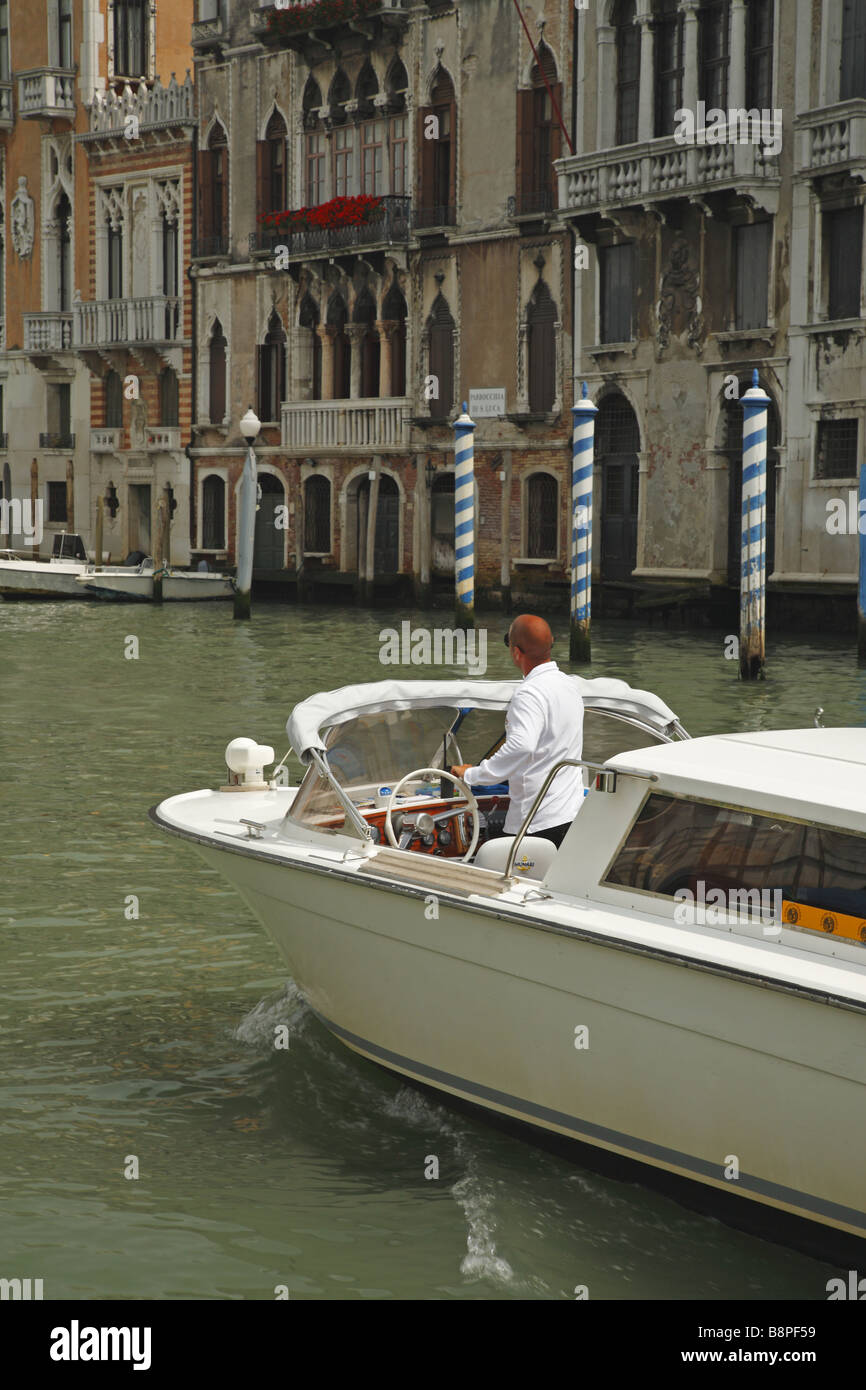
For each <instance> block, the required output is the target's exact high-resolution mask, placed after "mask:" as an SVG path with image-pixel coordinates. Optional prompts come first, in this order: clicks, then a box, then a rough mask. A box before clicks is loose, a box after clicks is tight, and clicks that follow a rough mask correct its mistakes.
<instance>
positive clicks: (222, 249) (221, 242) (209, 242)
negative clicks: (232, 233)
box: [192, 232, 229, 261]
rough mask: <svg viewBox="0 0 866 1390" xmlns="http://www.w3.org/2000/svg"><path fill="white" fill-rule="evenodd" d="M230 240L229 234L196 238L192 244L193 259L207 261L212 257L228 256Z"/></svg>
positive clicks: (221, 233) (220, 233)
mask: <svg viewBox="0 0 866 1390" xmlns="http://www.w3.org/2000/svg"><path fill="white" fill-rule="evenodd" d="M228 253H229V238H228V233H227V232H217V233H214V234H211V235H209V236H200V237H196V238H195V239H194V241H193V243H192V259H193V260H194V261H198V260H207V259H208V257H210V256H227V255H228Z"/></svg>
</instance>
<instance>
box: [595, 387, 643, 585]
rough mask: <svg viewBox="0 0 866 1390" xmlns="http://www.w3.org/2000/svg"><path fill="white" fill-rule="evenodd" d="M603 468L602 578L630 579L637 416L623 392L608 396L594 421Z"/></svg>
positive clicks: (633, 546) (634, 554) (633, 554)
mask: <svg viewBox="0 0 866 1390" xmlns="http://www.w3.org/2000/svg"><path fill="white" fill-rule="evenodd" d="M595 441H596V447H595V456H596V458H597V459H598V461H599V463H600V465H601V577H602V579H610V580H623V579H629V578H630V577H631V573H632V571H633V569H634V567H635V565H636V564H637V504H638V457H637V456H638V450H639V449H640V430H639V429H638V423H637V417H636V415H635V413H634V411H633V410H632V408H631V406H630V405H629V403H628V401H627V400H626V398H625V396H623V395H621V394H620V392H618V391H616V392H612V393H611V394H610V395H608V396H605V397H604V399H603V400H602V401H601V403H600V405H599V408H598V416H597V418H596V422H595Z"/></svg>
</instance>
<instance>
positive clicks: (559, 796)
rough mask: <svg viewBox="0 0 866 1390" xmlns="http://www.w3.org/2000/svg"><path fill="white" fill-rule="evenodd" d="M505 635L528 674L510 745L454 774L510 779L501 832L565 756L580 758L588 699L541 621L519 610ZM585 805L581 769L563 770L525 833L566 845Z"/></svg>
mask: <svg viewBox="0 0 866 1390" xmlns="http://www.w3.org/2000/svg"><path fill="white" fill-rule="evenodd" d="M505 640H506V642H507V643H508V646H509V648H510V650H511V659H512V661H513V662H514V664H515V666H517V667H518V668H519V669H520V671H521V672H522V674H523V680H522V682H521V684H520V685H519V686H518V688H517V690H516V691H515V692H514V695H513V696H512V698H511V703H510V704H509V706H508V710H507V712H506V715H505V742H504V743H503V744H502V745H501V747H500V748H498V749H497V751H496V752H495V753H493V754H492V755H491V756H490V757H489V758H485V759H484V760H483V762H480V763H477V764H475V765H473V764H471V763H461V764H459V765H458V766H456V767H453V768H452V769H451V771H452V772H453V773H454V774H455V776H457V777H462V778H463V780H464V781H465V782H466V783H467V785H468V786H470V787H474V786H479V785H482V786H488V785H491V784H494V783H496V782H504V781H506V780H507V781H508V784H509V792H510V796H511V801H510V805H509V807H508V814H507V815H506V817H505V825H504V828H503V833H504V834H506V835H516V834H517V832H518V830H519V829H520V827H521V825H522V824H523V821H524V818H525V816H526V815H527V813H528V811H529V808H530V806H531V805H532V803H533V801H534V799H535V797H536V796H537V795H538V792H539V791H540V789H541V785H542V783H543V782H544V779H545V777H546V776H547V774H548V773H549V772H550V769H551V768H552V767H554V766H555V764H556V763H558V762H560V761H561V759H563V758H580V756H581V750H582V748H583V700H582V699H581V697H580V692H579V690H578V688H577V682H576V681H575V680H574V679H573V678H572V677H571V676H567V675H566V674H565V672H564V671H560V669H559V667H558V666H557V664H556V662H555V661H551V659H550V652H551V649H552V647H553V635H552V633H551V631H550V628H549V627H548V625H547V623H546V622H545V621H544V619H543V618H539V617H537V616H536V615H535V614H534V613H521V614H520V615H519V616H518V617H516V618H515V619H514V622H513V623H512V624H511V627H510V628H509V629H508V636H507V637H506V639H505ZM582 804H583V777H582V774H581V769H580V768H579V767H564V768H561V769H560V771H559V772H558V773H557V774H556V776H555V777H554V779H553V781H552V782H551V784H550V786H549V788H548V790H547V795H546V796H545V798H544V800H543V801H542V803H541V805H540V806H539V808H538V811H537V813H536V815H535V816H534V818H533V820H532V824H531V825H530V826H529V829H528V830H527V834H528V835H541V836H543V837H544V838H545V839H546V840H552V841H553V843H554V844H555V845H561V844H562V841H563V839H564V838H565V834H566V831H567V830H568V829H569V827H570V826H571V822H572V821H573V820H574V817H575V816H576V815H577V813H578V811H579V810H580V808H581V806H582Z"/></svg>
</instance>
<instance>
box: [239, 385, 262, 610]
mask: <svg viewBox="0 0 866 1390" xmlns="http://www.w3.org/2000/svg"><path fill="white" fill-rule="evenodd" d="M240 427H241V434H242V435H243V437H244V439H245V440H246V442H247V456H246V460H245V462H244V467H243V472H242V474H241V480H240V486H239V488H238V550H237V575H236V578H235V605H234V608H235V611H234V615H235V617H236V618H248V617H249V616H250V591H251V589H252V583H253V551H254V549H255V537H256V502H257V500H258V499H257V494H258V479H257V477H256V456H255V452H254V450H253V444H254V442H255V439H256V436H257V435H258V433H259V430H260V429H261V427H262V423H261V420H260V419H259V417H258V416H257V415H256V412H255V411H254V410H253V408H252V406H250V407H249V409H248V411H247V413H246V415H244V416H242V418H241V422H240Z"/></svg>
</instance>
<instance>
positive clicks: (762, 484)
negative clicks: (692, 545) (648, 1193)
mask: <svg viewBox="0 0 866 1390" xmlns="http://www.w3.org/2000/svg"><path fill="white" fill-rule="evenodd" d="M769 404H770V397H769V396H768V395H767V393H766V392H765V391H762V390H761V388H760V386H759V385H758V369H757V367H756V368H755V370H754V371H753V373H752V385H751V386H750V387H749V390H748V391H747V392H746V394H745V395H744V396H743V510H742V525H741V552H740V562H741V569H740V679H741V680H744V681H754V680H762V679H763V677H764V658H765V655H766V652H765V636H766V633H765V626H766V594H767V407H768V406H769Z"/></svg>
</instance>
